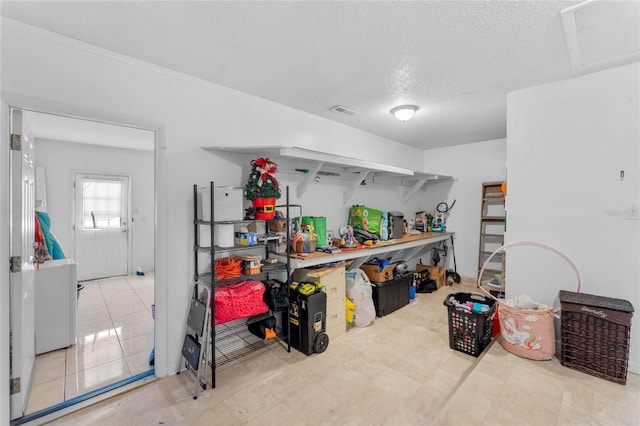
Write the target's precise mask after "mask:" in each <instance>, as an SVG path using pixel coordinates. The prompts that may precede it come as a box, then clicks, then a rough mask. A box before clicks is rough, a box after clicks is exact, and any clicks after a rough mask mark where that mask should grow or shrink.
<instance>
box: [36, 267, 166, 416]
mask: <svg viewBox="0 0 640 426" xmlns="http://www.w3.org/2000/svg"><path fill="white" fill-rule="evenodd" d="M82 284H84V289H83V290H81V292H80V297H79V299H78V317H77V333H78V336H77V344H75V345H73V346H69V347H68V348H65V349H58V350H55V351H51V352H47V353H44V354H40V355H38V356H36V363H35V370H34V377H33V383H32V387H31V393H30V396H29V402H28V404H27V411H26V414H30V413H33V412H36V411H39V410H42V409H44V408H48V407H50V406H52V405H55V404H58V403H60V402H63V401H67V400H69V399H72V398H75V397H77V396H79V395H82V394H85V393H88V392H91V391H93V390H96V389H98V388H101V387H103V386H106V385H109V384H112V383H115V382H117V381H119V380H123V379H126V378H129V377H131V376H133V375H136V374H140V373H142V372H144V371H147V370H149V369H150V368H151V367H149V353H150V352H151V349H152V348H153V342H154V328H153V317H152V315H151V305H152V304H153V297H154V296H153V274H152V273H146V274H145V275H143V276H137V275H130V276H122V277H114V278H107V279H99V280H94V281H85V282H83V283H82Z"/></svg>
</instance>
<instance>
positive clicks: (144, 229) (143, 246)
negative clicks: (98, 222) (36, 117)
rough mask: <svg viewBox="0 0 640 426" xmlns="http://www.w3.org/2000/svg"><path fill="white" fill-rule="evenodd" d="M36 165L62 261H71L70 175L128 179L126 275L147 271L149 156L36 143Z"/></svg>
mask: <svg viewBox="0 0 640 426" xmlns="http://www.w3.org/2000/svg"><path fill="white" fill-rule="evenodd" d="M35 146H36V153H35V155H36V165H39V166H43V167H44V169H45V176H46V178H45V180H46V194H47V212H48V213H49V216H50V217H51V230H52V231H53V233H54V234H55V235H56V238H57V239H58V241H59V242H60V244H61V245H62V248H63V249H64V251H65V253H66V255H67V257H69V258H76V255H75V241H74V233H73V229H72V224H73V214H74V210H73V209H74V206H73V200H74V189H73V181H74V175H75V174H76V173H94V174H113V175H122V176H129V182H130V186H131V194H130V195H131V196H130V199H131V212H132V214H133V219H134V221H133V223H132V224H131V226H130V231H131V235H132V240H133V241H132V245H131V248H130V249H131V259H132V262H131V265H130V266H129V270H130V272H135V270H136V267H138V266H140V267H141V268H142V270H143V271H153V250H154V244H153V239H154V235H153V231H154V223H153V218H154V205H153V201H154V200H153V197H154V172H153V170H154V164H153V152H148V151H138V150H130V149H119V148H107V147H101V146H95V145H86V144H78V143H70V142H61V141H50V140H46V139H36V145H35Z"/></svg>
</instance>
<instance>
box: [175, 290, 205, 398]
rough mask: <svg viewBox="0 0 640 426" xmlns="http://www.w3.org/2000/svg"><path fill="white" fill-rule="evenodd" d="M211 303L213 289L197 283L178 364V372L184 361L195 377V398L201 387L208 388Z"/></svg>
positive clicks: (186, 367)
mask: <svg viewBox="0 0 640 426" xmlns="http://www.w3.org/2000/svg"><path fill="white" fill-rule="evenodd" d="M199 288H201V290H200V291H198V290H199ZM210 304H211V291H210V290H209V288H207V287H206V286H204V285H200V284H198V283H196V284H195V285H194V289H193V295H192V297H191V301H190V306H189V316H188V317H187V327H186V330H185V333H184V343H183V345H182V354H181V357H180V365H179V366H178V374H180V370H181V369H182V368H181V367H182V362H183V361H184V367H185V369H186V370H187V371H189V372H190V373H191V374H192V376H193V378H194V381H195V389H194V392H193V399H197V398H198V394H199V393H200V389H202V390H205V389H206V388H207V364H208V362H207V359H209V358H208V355H209V347H210V346H211V345H210V344H209V338H210V336H211V321H210V319H209V316H210V315H209V314H210V312H211V310H210V309H209V306H210Z"/></svg>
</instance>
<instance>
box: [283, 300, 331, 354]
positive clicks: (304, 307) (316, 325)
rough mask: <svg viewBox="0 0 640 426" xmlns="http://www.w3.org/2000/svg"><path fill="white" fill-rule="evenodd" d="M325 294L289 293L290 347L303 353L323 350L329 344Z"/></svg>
mask: <svg viewBox="0 0 640 426" xmlns="http://www.w3.org/2000/svg"><path fill="white" fill-rule="evenodd" d="M326 318H327V295H326V293H325V292H323V291H317V292H315V293H312V294H306V295H305V294H301V293H299V292H298V291H296V290H294V289H291V291H290V293H289V322H290V323H291V324H290V332H291V339H290V343H291V347H293V348H295V349H297V350H299V351H300V352H302V353H304V354H305V355H311V354H313V353H321V352H324V351H325V350H326V348H327V345H328V344H329V336H328V335H327V334H326V333H325V329H326V326H327V321H326Z"/></svg>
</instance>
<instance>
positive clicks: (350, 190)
mask: <svg viewBox="0 0 640 426" xmlns="http://www.w3.org/2000/svg"><path fill="white" fill-rule="evenodd" d="M368 174H369V170H365V171H363V172H362V176H358V179H356V180H355V181H354V182H353V185H351V187H349V188H347V190H346V191H345V192H344V194H343V195H342V202H343V203H344V204H347V202H349V199H350V198H351V197H353V194H355V192H356V189H357V188H358V187H359V186H360V184H361V183H362V181H363V180H365V179H366V178H367V175H368Z"/></svg>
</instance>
